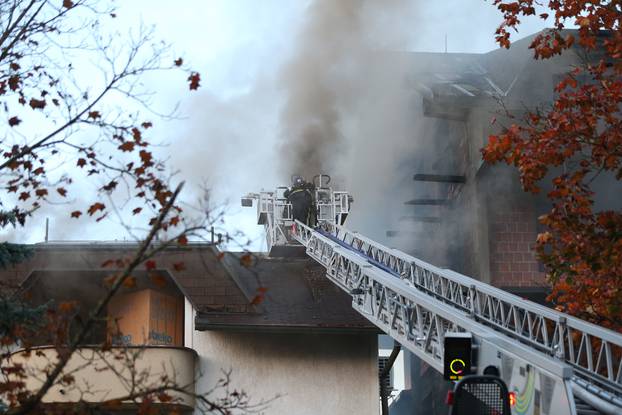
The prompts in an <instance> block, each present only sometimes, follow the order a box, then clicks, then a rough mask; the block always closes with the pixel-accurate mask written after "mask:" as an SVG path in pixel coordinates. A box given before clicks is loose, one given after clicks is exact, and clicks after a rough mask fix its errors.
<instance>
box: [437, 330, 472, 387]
mask: <svg viewBox="0 0 622 415" xmlns="http://www.w3.org/2000/svg"><path fill="white" fill-rule="evenodd" d="M444 359H445V360H444V370H443V375H444V376H445V379H447V380H460V379H462V377H463V376H466V375H468V374H470V373H471V334H470V333H447V334H446V335H445V353H444Z"/></svg>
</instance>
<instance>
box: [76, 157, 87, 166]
mask: <svg viewBox="0 0 622 415" xmlns="http://www.w3.org/2000/svg"><path fill="white" fill-rule="evenodd" d="M76 165H77V166H78V167H84V166H85V165H86V160H85V159H83V158H79V159H78V162H77V163H76Z"/></svg>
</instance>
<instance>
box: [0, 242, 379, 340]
mask: <svg viewBox="0 0 622 415" xmlns="http://www.w3.org/2000/svg"><path fill="white" fill-rule="evenodd" d="M33 248H34V255H33V257H32V258H30V259H29V260H27V261H24V262H23V263H20V264H18V265H15V266H12V267H8V268H6V269H3V270H0V281H2V282H4V283H12V284H15V285H20V286H21V287H22V288H23V289H31V288H32V287H33V286H35V285H36V284H40V285H42V286H46V287H47V288H46V289H48V290H50V289H54V287H56V286H57V285H55V284H44V283H43V281H45V279H46V278H49V279H52V278H55V279H56V280H59V279H58V276H59V274H63V273H66V276H67V278H65V279H66V280H67V282H68V283H70V284H71V283H75V281H79V280H80V279H79V278H76V275H82V276H83V278H84V284H85V285H88V286H92V287H97V286H101V287H102V289H103V287H104V285H103V281H100V280H102V279H103V278H105V276H106V275H107V274H108V273H109V272H111V271H114V270H111V269H110V268H104V267H103V266H102V265H103V264H104V262H105V261H107V260H110V259H116V258H120V257H123V256H127V255H129V254H131V252H132V250H133V249H134V248H136V245H135V244H131V243H68V242H63V243H53V242H50V243H44V244H36V245H34V246H33ZM241 255H242V254H239V253H222V252H220V251H219V250H218V249H217V248H216V247H215V246H213V245H210V244H193V245H191V246H189V247H175V248H170V249H166V250H164V251H162V252H160V253H159V254H158V255H157V256H156V257H155V258H154V260H155V262H156V270H154V271H151V272H152V273H153V274H159V275H162V276H164V277H165V280H166V281H167V286H168V287H169V288H168V289H174V288H171V287H175V286H176V288H177V289H178V290H179V291H180V292H181V293H182V294H183V295H184V296H185V297H186V298H187V299H188V300H189V301H190V303H191V304H192V305H193V307H194V309H195V310H196V312H197V313H196V320H195V329H196V330H221V329H228V330H232V329H233V330H239V329H244V330H248V329H253V330H262V331H264V330H270V331H283V330H288V331H291V330H304V331H308V330H321V331H325V330H330V331H335V330H336V331H361V330H363V331H377V329H376V328H375V326H373V325H372V324H371V323H369V322H368V321H367V320H366V319H365V318H364V317H362V316H361V315H360V314H358V313H357V312H356V311H355V310H354V309H352V307H351V306H350V304H351V301H352V300H351V297H350V296H349V295H347V294H346V293H345V292H343V291H342V290H341V289H339V288H338V287H336V286H334V285H333V284H332V283H331V282H330V281H329V280H328V279H327V278H325V277H324V272H325V270H324V268H323V267H321V266H320V265H319V264H317V263H315V262H314V261H313V260H311V259H309V258H269V257H266V256H263V255H260V254H253V255H252V259H253V260H252V261H251V262H252V264H250V266H245V265H249V264H247V263H246V262H247V261H245V260H246V259H247V258H245V260H242V258H241ZM243 262H244V263H245V264H244V265H242V263H243ZM180 263H181V264H183V266H180V265H179V264H180ZM141 269H142V271H141V272H136V273H135V274H136V277H137V280H139V281H138V285H137V287H136V288H134V289H141V288H145V287H150V288H153V284H150V283H149V281H148V278H149V276H148V274H149V273H147V272H146V271H145V270H144V267H142V268H141ZM69 277H71V278H69ZM87 280H93V281H90V282H88V283H87ZM143 280H144V281H143ZM69 281H72V282H69ZM93 284H94V285H93ZM161 288H162V287H161ZM60 289H61V288H60V287H59V290H60ZM162 289H165V288H162ZM124 290H127V289H125V288H124ZM258 296H259V297H258ZM77 300H79V299H77Z"/></svg>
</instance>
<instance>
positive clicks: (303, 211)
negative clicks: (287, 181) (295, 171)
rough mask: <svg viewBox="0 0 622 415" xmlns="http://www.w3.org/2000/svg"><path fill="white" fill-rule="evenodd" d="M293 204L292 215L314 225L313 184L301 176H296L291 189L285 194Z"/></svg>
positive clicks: (306, 223)
mask: <svg viewBox="0 0 622 415" xmlns="http://www.w3.org/2000/svg"><path fill="white" fill-rule="evenodd" d="M283 195H284V196H285V198H286V199H287V201H288V202H289V203H291V205H292V217H293V219H294V220H299V221H300V222H302V223H304V224H305V225H308V226H314V224H315V220H314V218H313V216H314V214H313V212H314V209H313V185H312V184H311V183H307V182H305V181H304V179H303V178H302V177H300V176H297V177H295V178H294V183H293V184H292V187H291V189H288V190H286V191H285V193H284V194H283Z"/></svg>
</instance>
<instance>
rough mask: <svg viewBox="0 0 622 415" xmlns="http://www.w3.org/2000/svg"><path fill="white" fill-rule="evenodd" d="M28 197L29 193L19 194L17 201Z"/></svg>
mask: <svg viewBox="0 0 622 415" xmlns="http://www.w3.org/2000/svg"><path fill="white" fill-rule="evenodd" d="M29 197H30V192H22V193H20V194H19V200H26V199H28V198H29Z"/></svg>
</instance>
